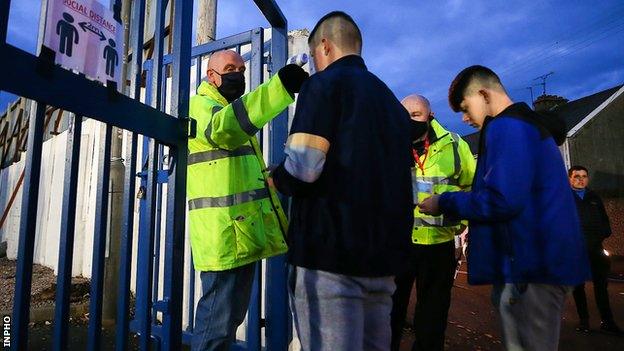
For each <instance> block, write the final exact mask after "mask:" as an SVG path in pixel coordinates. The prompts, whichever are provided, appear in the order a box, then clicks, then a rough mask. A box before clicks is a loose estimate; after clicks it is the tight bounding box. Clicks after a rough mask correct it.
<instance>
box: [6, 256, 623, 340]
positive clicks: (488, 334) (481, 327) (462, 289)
mask: <svg viewBox="0 0 624 351" xmlns="http://www.w3.org/2000/svg"><path fill="white" fill-rule="evenodd" d="M462 269H464V270H465V267H463V268H462ZM613 271H615V272H622V273H624V259H621V260H617V261H615V262H614V264H613ZM620 277H622V276H620ZM4 278H5V279H6V278H8V277H4ZM489 293H490V288H489V287H483V286H478V287H475V286H469V285H467V283H466V276H465V274H459V276H458V278H457V280H456V283H455V287H454V288H453V300H452V303H451V309H450V311H449V324H448V329H447V347H446V349H447V350H458V351H464V350H465V351H468V350H470V351H473V350H503V347H502V344H501V339H500V334H499V332H498V324H497V323H498V320H497V316H496V314H495V313H494V310H493V308H492V305H491V303H490V297H489ZM587 294H588V304H589V307H590V314H591V320H590V323H591V327H592V329H593V331H592V332H591V333H590V334H580V333H578V332H576V331H575V330H574V328H575V326H576V323H577V316H576V310H575V307H574V301H573V300H572V298H571V297H570V298H569V299H568V301H567V304H566V309H565V313H564V320H563V326H562V330H561V342H560V348H559V349H560V350H563V351H568V350H570V351H577V350H578V351H580V350H583V351H585V350H599V351H611V350H613V351H615V350H618V351H622V350H624V338H622V337H617V336H612V335H607V334H603V333H601V332H599V331H597V329H598V326H599V324H600V319H599V317H598V316H597V309H596V306H595V302H594V299H593V291H592V288H591V284H588V286H587ZM609 294H610V297H611V304H612V308H613V311H614V314H615V316H616V321H617V322H618V323H619V325H620V326H624V280H623V281H622V282H615V281H612V282H611V283H610V286H609ZM411 311H413V301H412V305H411V306H410V316H409V318H411ZM51 338H52V324H50V322H47V323H45V322H43V323H37V324H35V325H32V326H31V328H30V345H29V350H49V349H51V348H50V345H51ZM69 338H70V347H69V350H85V349H86V344H87V327H86V318H79V319H75V320H73V321H72V323H71V327H70V331H69ZM412 341H413V336H412V335H410V334H409V333H408V334H406V335H405V336H404V338H403V342H402V345H401V349H402V350H405V351H407V350H409V349H410V345H411V342H412ZM130 345H131V348H130V349H136V339H135V338H134V337H131V340H130ZM113 349H114V333H113V332H112V331H107V330H105V331H104V333H103V340H102V350H113Z"/></svg>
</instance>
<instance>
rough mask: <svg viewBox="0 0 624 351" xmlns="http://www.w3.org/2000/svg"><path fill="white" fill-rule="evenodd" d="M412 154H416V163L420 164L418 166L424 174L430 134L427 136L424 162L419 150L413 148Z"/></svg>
mask: <svg viewBox="0 0 624 351" xmlns="http://www.w3.org/2000/svg"><path fill="white" fill-rule="evenodd" d="M412 154H413V155H414V161H416V164H417V165H418V168H420V171H421V172H422V175H423V176H424V175H425V162H427V155H429V136H426V137H425V154H424V155H425V157H424V158H423V160H422V162H421V161H420V156H419V155H418V152H416V150H414V149H412Z"/></svg>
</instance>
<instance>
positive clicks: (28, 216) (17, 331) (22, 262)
mask: <svg viewBox="0 0 624 351" xmlns="http://www.w3.org/2000/svg"><path fill="white" fill-rule="evenodd" d="M7 2H8V1H7ZM9 71H10V70H9ZM45 110H46V105H45V104H43V103H41V102H37V110H36V112H35V116H34V117H30V121H29V122H30V123H29V124H30V126H29V129H28V148H27V150H26V161H25V165H24V173H25V176H24V177H25V178H24V190H23V193H22V213H21V218H20V233H19V246H18V251H17V267H16V274H15V298H14V301H13V324H14V326H15V327H14V328H13V330H14V331H13V333H14V334H13V340H12V341H13V342H12V345H11V346H12V350H14V351H21V350H26V349H27V348H28V322H29V317H30V316H29V313H30V289H31V284H32V269H33V254H34V250H35V233H36V231H37V205H38V204H39V178H40V176H41V149H42V147H43V123H44V120H45Z"/></svg>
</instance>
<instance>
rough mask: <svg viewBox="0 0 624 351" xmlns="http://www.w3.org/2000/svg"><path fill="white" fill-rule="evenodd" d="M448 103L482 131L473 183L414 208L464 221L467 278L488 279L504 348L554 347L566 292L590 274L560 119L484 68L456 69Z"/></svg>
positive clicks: (474, 280) (481, 281) (472, 280)
mask: <svg viewBox="0 0 624 351" xmlns="http://www.w3.org/2000/svg"><path fill="white" fill-rule="evenodd" d="M449 103H450V105H451V108H452V109H453V110H454V111H455V112H460V111H461V112H462V114H463V121H464V122H466V123H469V124H471V125H473V126H475V127H477V128H480V129H481V137H480V140H479V152H478V154H479V159H478V162H477V170H476V174H475V177H474V181H473V185H472V190H471V191H470V192H449V193H444V194H442V195H439V196H438V195H434V196H432V197H430V198H429V199H426V200H425V201H423V203H421V205H420V206H419V207H420V210H421V212H423V213H427V214H432V215H436V214H440V213H442V214H444V216H445V217H447V218H456V219H467V220H468V221H469V225H470V238H469V253H468V281H469V283H470V284H492V285H493V289H492V301H493V303H494V305H495V307H496V308H497V310H498V312H499V315H500V318H501V324H502V329H503V337H504V341H505V345H506V347H507V349H509V350H557V345H558V341H559V329H560V324H561V314H562V309H563V305H564V301H565V297H566V294H567V293H568V292H570V291H571V287H573V286H575V285H578V284H580V283H582V282H584V281H585V280H587V279H588V278H589V276H590V273H589V263H588V259H587V255H586V252H585V243H584V239H583V237H582V234H581V231H580V225H579V219H578V217H577V213H576V208H575V204H574V199H573V198H572V194H571V192H570V190H569V185H568V181H567V177H566V170H565V167H564V164H563V160H562V158H561V154H560V153H559V149H558V148H557V142H561V141H563V139H564V138H565V136H564V133H565V130H563V129H562V128H563V125H562V124H561V123H557V122H558V121H556V120H554V119H553V118H552V117H546V116H540V115H538V114H537V113H535V112H534V111H532V110H531V109H530V108H529V107H528V106H527V105H526V104H525V103H516V104H514V103H513V102H512V101H511V99H510V98H509V96H508V95H507V93H506V91H505V88H504V87H503V85H502V84H501V82H500V79H499V78H498V76H497V75H496V74H495V73H494V72H493V71H492V70H490V69H489V68H486V67H483V66H471V67H468V68H466V69H464V70H463V71H462V72H460V73H459V74H458V75H457V77H456V78H455V80H454V81H453V83H452V84H451V87H450V89H449Z"/></svg>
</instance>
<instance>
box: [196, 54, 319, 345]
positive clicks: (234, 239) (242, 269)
mask: <svg viewBox="0 0 624 351" xmlns="http://www.w3.org/2000/svg"><path fill="white" fill-rule="evenodd" d="M244 71H245V62H244V61H243V59H242V57H241V56H240V55H239V54H237V53H236V52H234V51H230V50H225V51H219V52H216V53H214V54H212V56H211V57H210V61H209V63H208V71H207V77H206V81H203V82H202V83H201V84H200V86H199V88H198V89H197V95H195V96H193V97H192V98H191V102H190V112H189V115H190V117H191V118H192V119H194V120H195V121H196V122H197V133H196V135H195V137H193V138H191V139H189V143H188V147H189V158H188V181H187V197H188V211H189V212H188V225H189V234H190V239H191V248H192V253H193V263H194V265H195V269H196V270H197V271H200V272H201V273H200V275H201V282H202V293H203V294H202V297H201V298H200V300H199V302H198V305H197V312H196V315H195V316H196V317H195V318H196V319H195V328H194V335H193V340H192V349H193V350H228V349H229V347H230V345H231V343H232V342H233V340H234V338H235V333H236V329H237V327H238V326H239V325H240V324H241V323H242V321H243V320H244V318H245V314H246V313H247V308H248V306H249V297H250V291H251V285H252V281H253V276H254V271H255V270H254V268H255V264H256V262H257V261H259V260H261V259H263V258H266V257H270V256H275V255H279V254H282V253H284V252H286V250H287V247H286V243H285V241H284V233H285V230H286V226H287V223H286V217H285V215H284V211H283V209H282V207H281V205H280V202H279V200H278V198H277V196H276V194H275V192H274V190H273V189H272V188H270V187H269V184H268V182H267V170H266V167H265V164H264V161H263V158H262V155H261V153H260V148H259V145H258V141H257V140H256V137H255V134H256V132H258V131H259V130H260V128H262V126H264V125H265V124H266V123H267V122H269V121H270V120H271V119H273V118H274V117H276V116H277V115H278V114H279V113H280V112H282V111H283V110H284V109H285V108H286V107H287V106H288V105H289V104H291V103H292V102H293V98H294V93H296V92H298V91H299V88H300V87H301V84H303V81H304V80H305V79H306V78H307V76H308V75H307V73H305V71H303V69H301V68H300V67H298V66H296V65H288V66H285V67H284V68H282V69H281V70H280V71H279V72H278V74H277V75H275V76H273V77H272V78H271V79H270V80H269V81H268V82H266V83H264V84H261V85H260V86H259V87H257V88H256V89H254V90H253V91H251V92H249V93H247V94H245V95H243V93H244V91H245V76H244Z"/></svg>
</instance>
